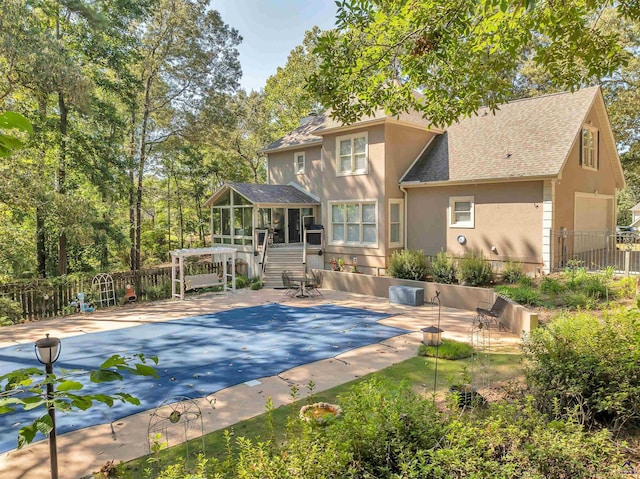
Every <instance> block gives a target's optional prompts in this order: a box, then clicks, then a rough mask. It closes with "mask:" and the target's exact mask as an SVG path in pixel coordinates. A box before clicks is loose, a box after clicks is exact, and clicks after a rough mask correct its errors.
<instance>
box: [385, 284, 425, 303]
mask: <svg viewBox="0 0 640 479" xmlns="http://www.w3.org/2000/svg"><path fill="white" fill-rule="evenodd" d="M389 302H390V303H395V304H405V305H407V306H422V305H423V304H424V288H413V287H411V286H389Z"/></svg>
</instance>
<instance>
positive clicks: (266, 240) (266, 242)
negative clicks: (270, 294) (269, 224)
mask: <svg viewBox="0 0 640 479" xmlns="http://www.w3.org/2000/svg"><path fill="white" fill-rule="evenodd" d="M269 234H270V233H269V230H264V238H263V240H262V254H261V256H260V276H262V275H263V274H264V267H265V262H264V259H265V258H266V256H267V248H268V247H269Z"/></svg>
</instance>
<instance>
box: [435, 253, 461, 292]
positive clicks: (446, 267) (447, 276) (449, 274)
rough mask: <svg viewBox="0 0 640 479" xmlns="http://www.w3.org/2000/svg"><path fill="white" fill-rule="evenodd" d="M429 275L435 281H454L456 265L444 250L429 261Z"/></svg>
mask: <svg viewBox="0 0 640 479" xmlns="http://www.w3.org/2000/svg"><path fill="white" fill-rule="evenodd" d="M431 275H432V276H433V280H434V281H435V282H436V283H444V284H453V283H455V281H456V267H455V263H454V261H453V258H451V257H449V256H448V255H447V253H445V252H444V251H440V252H439V253H438V255H437V256H436V257H435V259H433V260H432V261H431Z"/></svg>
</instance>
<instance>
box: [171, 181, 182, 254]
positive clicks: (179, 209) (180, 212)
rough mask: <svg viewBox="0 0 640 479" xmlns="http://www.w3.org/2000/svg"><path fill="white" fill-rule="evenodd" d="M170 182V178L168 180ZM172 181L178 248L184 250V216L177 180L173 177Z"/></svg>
mask: <svg viewBox="0 0 640 479" xmlns="http://www.w3.org/2000/svg"><path fill="white" fill-rule="evenodd" d="M169 181H171V178H169ZM173 181H174V182H175V184H176V200H177V202H178V224H179V225H180V248H181V249H183V248H184V215H183V214H182V196H180V185H179V184H178V179H177V178H176V177H175V175H174V177H173Z"/></svg>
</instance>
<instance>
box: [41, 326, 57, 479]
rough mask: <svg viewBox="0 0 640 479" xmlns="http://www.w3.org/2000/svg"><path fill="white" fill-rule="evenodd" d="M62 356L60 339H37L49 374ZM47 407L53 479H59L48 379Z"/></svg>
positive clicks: (54, 415)
mask: <svg viewBox="0 0 640 479" xmlns="http://www.w3.org/2000/svg"><path fill="white" fill-rule="evenodd" d="M59 356H60V340H59V339H58V338H50V337H49V334H47V337H46V338H42V339H38V340H37V341H36V358H37V359H38V361H40V362H41V363H42V364H44V367H45V371H46V373H47V376H48V375H50V374H53V363H55V362H56V361H57V360H58V357H59ZM47 409H48V412H49V417H51V425H52V426H53V427H52V428H51V432H50V433H49V455H50V456H51V479H58V448H57V446H56V409H55V407H54V405H53V383H51V382H50V381H47Z"/></svg>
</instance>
